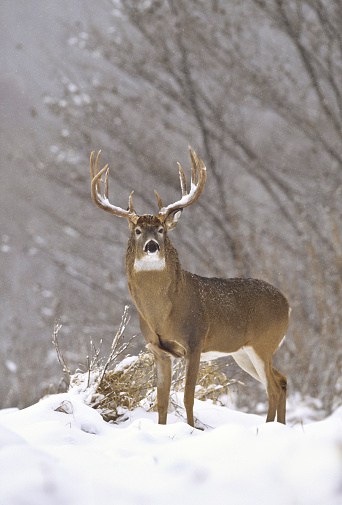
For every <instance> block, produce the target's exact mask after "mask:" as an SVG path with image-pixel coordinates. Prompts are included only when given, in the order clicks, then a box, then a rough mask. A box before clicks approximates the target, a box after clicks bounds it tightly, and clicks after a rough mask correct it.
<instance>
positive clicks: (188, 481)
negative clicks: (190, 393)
mask: <svg viewBox="0 0 342 505" xmlns="http://www.w3.org/2000/svg"><path fill="white" fill-rule="evenodd" d="M195 413H196V416H197V417H198V418H199V419H200V420H201V421H202V422H203V424H204V425H206V426H207V428H206V430H205V431H199V430H195V429H193V428H191V427H190V426H188V425H187V424H185V423H184V422H181V421H180V420H179V419H177V418H176V417H175V416H174V415H170V424H168V425H167V426H159V425H158V424H156V415H155V414H153V413H146V412H145V411H144V410H142V409H138V410H136V411H134V412H133V413H132V414H131V418H130V420H129V421H127V422H125V423H122V424H120V425H110V424H107V423H105V422H104V421H103V420H102V418H101V417H100V415H99V414H98V413H97V412H96V411H95V410H93V409H91V408H90V407H87V406H86V405H84V404H83V403H82V401H81V398H80V397H79V396H77V395H76V394H71V393H66V394H61V395H54V396H51V397H48V398H45V399H43V400H41V401H40V402H39V403H37V404H35V405H33V406H31V407H29V408H27V409H24V410H21V411H19V410H4V411H0V504H1V505H22V504H25V505H80V504H82V505H94V503H96V504H100V505H102V504H108V505H110V504H124V505H130V504H134V505H138V504H139V505H144V504H146V505H154V504H156V505H157V504H158V505H160V504H161V503H162V504H163V505H168V504H170V505H171V504H172V505H174V504H177V503H178V504H181V503H196V505H202V504H212V503H214V504H215V505H220V504H227V503H231V504H233V505H240V504H241V505H249V504H251V505H259V504H260V505H268V504H270V505H274V503H277V505H291V504H296V505H301V504H308V505H323V504H324V505H341V503H342V408H341V409H339V410H338V411H336V412H335V414H334V415H333V416H331V417H329V418H328V419H325V420H323V421H320V422H315V423H310V424H304V425H298V426H294V427H288V426H283V425H279V424H276V423H270V424H266V423H264V419H263V418H260V417H258V416H254V415H248V414H243V413H239V412H236V411H232V410H229V409H227V408H225V407H218V406H214V405H212V404H211V403H210V402H199V401H197V402H196V405H195Z"/></svg>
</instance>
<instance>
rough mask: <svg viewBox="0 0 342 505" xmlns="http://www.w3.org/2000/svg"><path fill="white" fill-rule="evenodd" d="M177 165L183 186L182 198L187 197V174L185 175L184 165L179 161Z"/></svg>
mask: <svg viewBox="0 0 342 505" xmlns="http://www.w3.org/2000/svg"><path fill="white" fill-rule="evenodd" d="M177 165H178V172H179V182H180V185H181V190H182V196H185V195H186V194H187V188H186V186H187V185H186V177H185V173H184V170H183V167H182V165H181V164H180V163H179V162H178V161H177Z"/></svg>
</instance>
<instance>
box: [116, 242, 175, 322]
mask: <svg viewBox="0 0 342 505" xmlns="http://www.w3.org/2000/svg"><path fill="white" fill-rule="evenodd" d="M134 247H135V246H134V242H133V241H131V240H130V241H129V242H128V247H127V254H126V271H127V279H128V287H129V291H130V294H131V297H132V299H133V302H134V304H135V305H136V307H137V309H138V311H139V312H140V314H141V315H142V316H143V317H144V318H145V319H148V320H151V318H152V319H153V315H154V314H155V315H156V319H157V318H158V317H161V316H160V315H161V314H166V313H167V312H168V311H169V310H171V307H172V304H173V300H174V297H177V296H178V293H179V291H180V290H181V286H182V279H183V272H182V268H181V265H180V261H179V259H178V254H177V251H176V249H175V248H174V247H173V245H172V244H171V242H170V240H169V239H168V237H166V239H165V244H164V253H165V254H164V257H165V263H164V265H162V263H161V262H160V264H159V266H157V268H154V269H153V268H146V269H139V268H137V263H136V255H135V250H134Z"/></svg>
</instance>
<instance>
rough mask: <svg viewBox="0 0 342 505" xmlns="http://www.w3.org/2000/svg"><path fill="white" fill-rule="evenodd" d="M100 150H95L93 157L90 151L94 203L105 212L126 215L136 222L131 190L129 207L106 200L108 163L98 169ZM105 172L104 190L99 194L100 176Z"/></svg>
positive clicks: (136, 217)
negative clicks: (117, 205) (126, 208)
mask: <svg viewBox="0 0 342 505" xmlns="http://www.w3.org/2000/svg"><path fill="white" fill-rule="evenodd" d="M100 154H101V151H98V152H97V155H96V158H95V151H92V152H91V153H90V177H91V186H90V187H91V196H92V199H93V201H94V202H95V204H96V205H97V206H98V207H100V209H103V210H105V211H107V212H110V213H111V214H114V215H115V216H119V217H126V218H127V219H129V220H130V221H133V222H136V221H137V220H138V216H137V214H136V212H135V210H134V208H133V191H132V193H131V194H130V197H129V209H128V210H124V209H122V208H121V207H116V206H115V205H112V204H111V203H110V202H109V200H108V195H109V165H108V163H107V164H106V165H105V166H104V167H103V168H101V170H100V169H99V163H100ZM103 174H105V180H104V192H103V195H102V194H101V177H102V175H103Z"/></svg>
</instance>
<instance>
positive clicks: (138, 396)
mask: <svg viewBox="0 0 342 505" xmlns="http://www.w3.org/2000/svg"><path fill="white" fill-rule="evenodd" d="M225 367H226V365H225V364H222V363H221V364H220V363H212V362H207V363H203V364H201V366H200V370H199V374H198V380H197V387H196V391H195V396H196V398H198V399H199V400H208V399H209V400H211V401H212V402H214V403H218V404H221V405H222V404H224V403H225V402H226V399H227V396H228V395H229V387H230V385H231V384H232V382H231V381H229V380H228V378H227V375H226V373H225V371H224V368H225ZM184 380H185V366H184V362H183V361H181V360H180V361H177V362H176V365H175V366H174V372H173V379H172V386H171V402H170V403H171V407H173V409H174V410H176V411H177V413H178V414H179V415H181V416H182V413H183V407H182V406H181V405H180V404H179V402H178V396H177V395H176V394H174V393H178V392H181V391H183V389H184ZM70 389H71V390H74V391H75V390H76V391H77V392H79V393H80V394H82V395H83V398H84V401H85V402H86V403H87V404H88V405H90V406H91V407H93V408H95V409H97V410H98V411H99V412H100V414H101V415H102V417H103V418H104V419H105V420H106V421H111V422H120V421H123V420H125V419H126V418H127V413H128V412H129V411H131V410H133V409H135V408H137V407H142V408H144V409H145V410H147V411H155V410H156V407H157V405H156V378H155V369H154V358H153V355H152V354H151V353H150V352H148V351H146V352H141V353H140V354H139V355H138V356H127V357H126V358H124V359H123V360H122V361H121V362H119V363H118V364H117V365H116V366H115V368H114V369H113V370H107V371H106V372H105V374H102V369H101V368H97V369H94V370H92V372H91V373H90V374H89V372H86V373H75V374H73V375H71V380H70Z"/></svg>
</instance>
